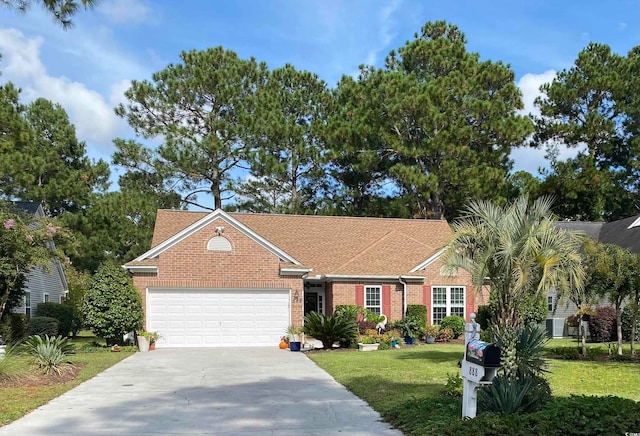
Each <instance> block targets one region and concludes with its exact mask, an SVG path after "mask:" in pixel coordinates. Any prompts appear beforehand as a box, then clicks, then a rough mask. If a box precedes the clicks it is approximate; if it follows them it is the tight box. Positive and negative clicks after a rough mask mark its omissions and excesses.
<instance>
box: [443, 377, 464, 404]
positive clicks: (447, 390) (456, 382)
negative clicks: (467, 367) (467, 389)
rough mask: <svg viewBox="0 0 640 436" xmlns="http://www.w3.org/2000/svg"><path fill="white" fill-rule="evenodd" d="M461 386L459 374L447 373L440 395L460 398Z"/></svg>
mask: <svg viewBox="0 0 640 436" xmlns="http://www.w3.org/2000/svg"><path fill="white" fill-rule="evenodd" d="M462 388H463V386H462V377H460V374H458V373H455V374H453V375H451V374H447V382H446V383H445V385H444V392H442V395H443V396H445V397H456V398H462V390H463V389H462Z"/></svg>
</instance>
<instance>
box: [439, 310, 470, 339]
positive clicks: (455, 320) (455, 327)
mask: <svg viewBox="0 0 640 436" xmlns="http://www.w3.org/2000/svg"><path fill="white" fill-rule="evenodd" d="M440 329H451V330H452V331H453V339H458V338H459V337H460V336H461V335H463V334H464V318H463V317H461V316H458V315H449V316H445V317H444V318H442V321H440Z"/></svg>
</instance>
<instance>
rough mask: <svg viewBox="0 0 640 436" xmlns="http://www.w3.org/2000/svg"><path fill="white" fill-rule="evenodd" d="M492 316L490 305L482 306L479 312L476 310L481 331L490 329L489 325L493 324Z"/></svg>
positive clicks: (479, 307)
mask: <svg viewBox="0 0 640 436" xmlns="http://www.w3.org/2000/svg"><path fill="white" fill-rule="evenodd" d="M492 316H493V312H492V311H491V306H490V305H488V304H483V305H481V306H478V310H476V322H477V323H478V324H480V329H482V330H488V329H489V324H490V323H491V317H492Z"/></svg>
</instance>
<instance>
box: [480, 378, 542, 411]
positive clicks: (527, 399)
mask: <svg viewBox="0 0 640 436" xmlns="http://www.w3.org/2000/svg"><path fill="white" fill-rule="evenodd" d="M550 398H551V390H550V388H549V384H548V383H547V381H546V380H545V379H543V378H541V377H528V378H507V377H505V376H503V375H499V376H497V377H495V378H494V379H493V383H492V384H491V385H489V386H486V387H485V388H482V389H479V390H478V405H479V408H480V410H482V411H483V412H493V413H498V414H501V415H511V414H515V413H531V412H534V411H536V410H539V409H540V408H541V407H542V406H543V405H544V404H545V403H546V402H547V401H548V400H549V399H550Z"/></svg>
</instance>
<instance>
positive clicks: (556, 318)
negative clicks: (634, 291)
mask: <svg viewBox="0 0 640 436" xmlns="http://www.w3.org/2000/svg"><path fill="white" fill-rule="evenodd" d="M556 226H557V227H558V228H561V229H565V230H573V231H579V232H583V233H585V234H586V235H587V236H588V237H590V238H592V239H594V240H596V241H599V242H602V243H603V244H615V245H618V246H620V247H622V248H626V249H627V250H629V251H631V252H632V253H638V254H640V215H635V216H632V217H629V218H624V219H621V220H617V221H612V222H610V223H603V222H584V221H558V222H557V223H556ZM557 298H558V296H557V294H556V293H555V292H550V293H549V295H547V309H548V312H547V319H546V326H547V332H548V334H549V336H550V337H556V338H559V337H566V336H569V330H568V327H567V323H566V319H567V317H569V316H571V315H575V314H576V312H577V309H578V308H577V307H576V305H575V304H573V303H572V302H570V301H557ZM607 304H608V303H607V302H605V301H603V302H602V305H607Z"/></svg>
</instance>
